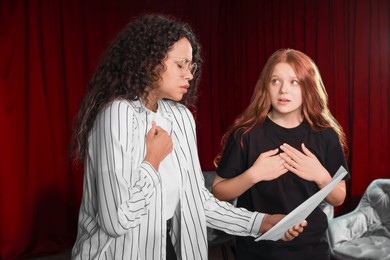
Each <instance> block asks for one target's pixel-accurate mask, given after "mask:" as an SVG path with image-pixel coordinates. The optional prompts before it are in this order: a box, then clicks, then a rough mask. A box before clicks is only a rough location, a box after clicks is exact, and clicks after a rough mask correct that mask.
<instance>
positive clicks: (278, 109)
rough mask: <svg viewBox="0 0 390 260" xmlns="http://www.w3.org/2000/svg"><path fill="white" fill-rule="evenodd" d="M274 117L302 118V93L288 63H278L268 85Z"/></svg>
mask: <svg viewBox="0 0 390 260" xmlns="http://www.w3.org/2000/svg"><path fill="white" fill-rule="evenodd" d="M268 89H269V94H270V97H271V104H272V111H271V114H272V116H273V117H275V118H276V117H278V118H279V117H287V116H289V117H293V118H297V119H301V118H302V113H301V111H302V92H301V86H300V85H299V81H298V78H297V76H296V74H295V72H294V70H293V68H292V67H291V66H290V65H289V64H287V63H278V64H277V65H276V66H275V68H274V70H273V72H272V77H271V81H270V83H269V85H268Z"/></svg>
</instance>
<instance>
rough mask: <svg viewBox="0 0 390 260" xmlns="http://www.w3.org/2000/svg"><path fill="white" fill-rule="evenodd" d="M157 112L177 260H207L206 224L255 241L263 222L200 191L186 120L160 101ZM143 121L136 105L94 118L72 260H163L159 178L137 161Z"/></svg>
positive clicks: (112, 107)
mask: <svg viewBox="0 0 390 260" xmlns="http://www.w3.org/2000/svg"><path fill="white" fill-rule="evenodd" d="M158 109H162V114H163V117H164V118H166V119H167V120H169V121H170V122H172V123H171V126H172V129H169V130H168V132H169V133H170V135H171V137H172V140H173V145H174V150H173V151H172V153H173V154H172V155H173V158H174V164H175V169H177V170H178V171H180V178H181V184H182V187H181V188H180V195H179V197H180V201H179V205H178V207H177V208H176V210H175V213H174V216H173V221H172V222H173V226H172V231H171V237H172V241H173V244H174V247H175V251H176V254H177V255H178V259H184V260H186V259H189V260H200V259H207V256H208V252H207V250H208V245H207V232H206V224H207V225H208V226H210V227H212V228H216V229H220V230H223V231H225V232H227V233H230V234H234V235H240V236H248V235H252V236H255V235H257V234H258V231H259V228H260V225H261V222H262V221H263V218H264V216H265V215H264V214H262V213H253V212H249V211H247V210H245V209H241V208H235V207H234V206H232V205H231V204H229V203H227V202H221V201H218V200H217V199H216V198H214V196H213V195H212V194H211V193H210V192H209V191H208V190H207V189H206V187H205V186H204V178H203V175H202V170H201V167H200V163H199V158H198V152H197V143H196V132H195V122H194V119H193V116H192V114H191V112H190V111H189V110H188V109H187V108H186V107H185V106H183V105H182V104H179V103H177V102H173V101H167V100H160V101H159V102H158ZM149 113H150V112H149V110H147V109H145V107H144V105H143V104H142V102H140V101H126V100H115V101H113V102H112V103H110V104H109V105H108V106H107V107H106V108H105V109H104V110H103V111H102V112H101V113H100V114H99V115H98V117H97V119H96V122H95V124H94V127H93V129H92V131H91V134H90V136H89V139H88V145H89V147H88V153H87V155H86V159H85V170H84V184H83V198H82V202H81V206H80V213H79V222H78V235H77V239H76V242H75V244H74V247H73V250H72V259H129V260H130V259H131V260H137V259H140V260H155V259H165V249H166V221H165V219H166V218H165V217H164V214H165V212H164V205H165V203H167V198H164V187H163V186H162V185H161V179H160V176H159V173H158V172H156V171H155V169H154V168H153V167H152V166H151V165H150V164H149V163H148V162H146V161H144V156H145V150H146V146H145V136H146V134H147V132H148V130H149V129H150V127H151V125H150V123H149V122H150V120H149V121H148V114H149Z"/></svg>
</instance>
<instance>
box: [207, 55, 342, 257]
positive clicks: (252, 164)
mask: <svg viewBox="0 0 390 260" xmlns="http://www.w3.org/2000/svg"><path fill="white" fill-rule="evenodd" d="M222 144H223V150H222V153H221V155H219V156H217V158H216V160H215V164H216V165H218V167H217V176H216V177H215V179H214V183H213V194H214V196H215V197H217V198H219V199H221V200H231V199H234V198H238V200H237V206H240V207H244V208H246V209H248V210H251V211H260V212H269V213H275V212H278V213H279V212H281V213H282V214H288V213H290V212H291V211H292V210H294V209H295V208H296V207H297V206H299V205H300V204H301V203H302V202H304V201H305V200H306V199H308V198H309V197H311V196H312V195H313V194H315V193H316V192H317V191H318V190H320V189H321V188H323V187H324V186H326V185H327V184H328V183H329V182H330V181H331V179H332V176H333V175H334V174H335V173H336V172H337V170H338V169H339V167H340V166H343V167H344V168H346V169H348V168H347V163H346V160H345V156H344V151H346V142H345V135H344V132H343V130H342V128H341V126H340V124H339V123H338V122H337V121H336V119H335V118H334V117H333V116H332V114H331V112H330V110H329V108H328V96H327V93H326V90H325V87H324V84H323V82H322V79H321V76H320V73H319V71H318V68H317V66H316V65H315V63H314V62H313V61H312V60H311V59H310V58H309V57H308V56H307V55H306V54H304V53H302V52H300V51H297V50H292V49H281V50H278V51H276V52H275V53H274V54H272V55H271V57H270V58H269V59H268V61H267V63H266V65H265V66H264V69H263V70H262V72H261V74H260V77H259V79H258V81H257V84H256V86H255V89H254V93H253V96H252V99H251V102H250V104H249V106H248V107H247V108H246V110H245V111H244V112H243V113H242V114H241V115H240V116H238V118H237V119H236V120H235V122H234V124H233V126H232V127H231V128H230V129H229V130H228V131H227V133H226V134H225V135H224V136H223V139H222ZM348 178H349V174H348V175H347V177H344V179H348ZM345 196H346V185H345V180H342V181H341V182H340V183H339V184H338V185H337V186H336V188H335V189H333V190H332V191H331V192H330V193H329V194H328V195H327V197H326V201H327V202H328V203H330V204H331V205H333V206H338V205H341V204H342V203H343V201H344V199H345ZM307 222H308V224H309V225H308V227H307V228H306V229H305V231H304V232H303V233H302V234H301V235H300V236H299V237H297V238H296V239H294V241H291V242H289V243H288V244H287V243H286V242H285V241H260V242H254V241H253V239H248V238H245V237H243V238H241V237H237V240H236V242H237V251H236V252H237V259H240V260H241V259H245V260H249V259H256V260H258V259H273V260H275V259H311V260H314V259H329V257H330V256H329V248H328V243H327V242H326V241H325V240H324V234H325V231H326V229H327V225H328V222H327V216H326V215H325V213H324V212H323V211H322V210H321V209H320V208H317V209H316V210H314V211H313V212H312V213H311V214H310V215H309V217H308V218H307Z"/></svg>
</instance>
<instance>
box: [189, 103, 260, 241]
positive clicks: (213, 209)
mask: <svg viewBox="0 0 390 260" xmlns="http://www.w3.org/2000/svg"><path fill="white" fill-rule="evenodd" d="M186 112H187V116H186V117H187V118H188V121H189V123H190V126H191V127H190V129H191V132H190V133H191V134H188V133H187V134H188V135H187V136H188V138H189V139H190V140H189V144H190V148H191V150H192V151H194V152H193V153H192V157H193V158H191V160H192V163H193V165H194V167H193V169H194V171H195V172H194V174H195V175H196V177H197V178H196V179H197V180H198V181H197V184H198V186H199V192H200V193H201V198H202V200H203V205H204V210H205V217H206V224H207V226H209V227H211V228H215V229H219V230H222V231H224V232H226V233H229V234H233V235H238V236H249V235H251V236H258V235H259V230H260V227H261V224H262V222H263V220H264V217H265V214H263V213H259V212H251V211H248V210H246V209H244V208H237V207H235V206H234V205H232V204H230V203H228V202H225V201H219V200H218V199H217V198H215V197H214V196H213V194H212V193H210V192H209V190H208V189H207V188H206V186H205V181H204V177H203V173H202V169H201V166H200V162H199V156H198V149H197V141H196V134H195V133H196V129H195V121H194V118H193V116H192V114H191V112H190V111H189V110H186Z"/></svg>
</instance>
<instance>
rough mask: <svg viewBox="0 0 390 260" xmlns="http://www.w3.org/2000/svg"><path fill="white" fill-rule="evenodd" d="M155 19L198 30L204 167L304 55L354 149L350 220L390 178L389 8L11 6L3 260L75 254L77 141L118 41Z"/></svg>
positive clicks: (109, 2) (28, 2) (322, 4)
mask: <svg viewBox="0 0 390 260" xmlns="http://www.w3.org/2000/svg"><path fill="white" fill-rule="evenodd" d="M145 12H159V13H165V14H171V15H174V16H176V17H178V18H181V19H182V20H184V21H186V22H188V23H189V24H191V25H192V27H193V29H194V31H195V32H196V34H197V35H198V37H199V40H200V42H201V44H202V47H203V58H204V60H205V63H204V70H203V71H204V73H203V77H202V81H201V86H200V91H201V93H200V94H201V95H200V99H199V102H198V104H197V108H198V110H197V111H196V113H195V116H196V122H197V132H198V145H199V154H200V160H201V164H202V168H203V170H213V169H214V167H213V164H212V161H213V158H214V156H215V155H216V154H217V153H218V152H219V150H220V139H221V136H222V134H223V133H224V132H225V131H226V129H227V127H228V126H229V125H230V124H231V123H232V122H233V120H234V118H235V117H236V116H237V115H238V113H240V112H241V111H243V110H244V108H245V107H246V106H247V105H248V103H249V100H250V97H251V95H252V91H253V87H254V85H255V82H256V80H257V77H258V74H259V73H260V71H261V69H262V67H263V66H264V63H265V61H266V59H267V58H268V57H269V56H270V55H271V54H272V53H273V52H274V51H276V50H277V49H279V48H294V49H298V50H301V51H303V52H305V53H306V54H308V55H309V56H310V57H312V58H313V59H314V61H315V62H316V63H317V65H318V67H319V69H320V72H321V75H322V77H323V81H324V83H325V87H326V89H327V91H328V94H329V103H330V108H331V111H332V113H333V114H334V116H335V117H336V118H337V120H338V121H339V122H340V123H341V125H342V126H343V128H344V130H345V132H346V134H347V137H348V144H349V157H348V161H349V167H350V171H351V176H352V180H351V181H350V183H349V184H348V199H347V200H346V202H345V203H344V205H343V206H342V207H340V208H339V209H337V211H336V212H338V214H342V213H344V212H348V211H350V210H352V209H353V207H354V205H355V204H354V203H356V201H357V200H358V198H359V197H360V196H361V195H362V194H363V192H364V190H365V189H366V187H367V186H368V184H369V183H370V182H371V181H372V180H374V179H376V178H390V172H389V164H390V162H389V161H390V160H389V146H390V145H389V140H390V139H389V136H390V121H389V120H390V119H389V117H390V90H389V34H390V29H389V21H390V19H389V16H390V2H389V1H388V0H356V1H352V0H350V1H348V0H296V1H293V0H273V1H267V0H253V1H252V0H240V1H238V0H204V1H195V0H180V1H175V0H143V1H135V0H134V1H131V0H121V1H120V0H115V1H114V0H85V1H76V0H46V1H45V0H42V1H39V0H36V1H34V0H25V1H21V0H8V1H6V0H0V122H1V126H0V145H1V149H0V151H1V152H0V153H1V154H0V245H1V252H0V258H1V259H17V258H20V257H22V256H34V255H42V254H46V253H52V252H57V251H61V250H63V249H64V248H69V247H71V246H72V244H73V242H74V239H75V236H76V228H77V214H78V208H79V203H80V198H81V194H82V167H80V166H72V165H71V162H70V160H69V156H68V152H69V151H68V148H69V137H70V134H71V126H72V122H73V121H72V120H73V117H74V115H75V114H76V112H77V110H78V106H79V103H80V100H81V98H82V97H83V94H84V93H85V89H86V84H87V82H88V80H89V78H90V76H91V74H92V72H93V71H94V69H95V67H96V65H97V63H98V60H99V58H100V56H101V54H102V52H103V51H104V50H105V48H106V47H107V45H108V44H109V42H110V41H111V40H112V39H113V38H114V37H115V36H116V34H117V33H118V32H119V30H120V29H122V28H123V27H124V26H125V24H126V23H127V22H128V21H129V20H131V19H132V18H134V17H135V16H138V15H139V14H142V13H145Z"/></svg>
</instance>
